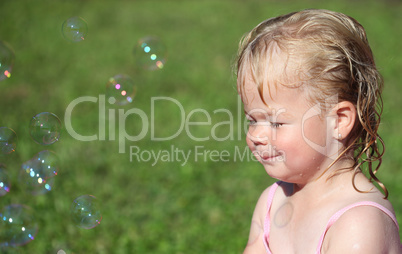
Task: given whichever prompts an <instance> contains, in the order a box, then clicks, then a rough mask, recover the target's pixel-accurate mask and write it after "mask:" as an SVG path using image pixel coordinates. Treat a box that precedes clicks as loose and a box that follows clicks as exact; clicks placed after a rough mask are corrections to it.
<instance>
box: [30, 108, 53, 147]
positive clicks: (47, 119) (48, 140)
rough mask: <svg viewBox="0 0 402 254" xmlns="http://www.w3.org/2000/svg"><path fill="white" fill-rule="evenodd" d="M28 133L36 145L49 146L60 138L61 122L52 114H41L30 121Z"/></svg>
mask: <svg viewBox="0 0 402 254" xmlns="http://www.w3.org/2000/svg"><path fill="white" fill-rule="evenodd" d="M29 131H30V134H31V137H32V138H33V140H35V142H37V143H38V144H41V145H45V146H46V145H51V144H53V143H54V142H56V141H58V140H59V138H60V131H61V121H60V119H59V118H58V117H57V116H56V115H55V114H53V113H49V112H42V113H39V114H37V115H36V116H34V117H33V118H32V119H31V122H30V125H29Z"/></svg>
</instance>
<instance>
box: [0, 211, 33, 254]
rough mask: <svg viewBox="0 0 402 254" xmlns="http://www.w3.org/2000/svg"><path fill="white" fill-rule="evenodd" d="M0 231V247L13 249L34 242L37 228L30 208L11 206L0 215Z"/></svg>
mask: <svg viewBox="0 0 402 254" xmlns="http://www.w3.org/2000/svg"><path fill="white" fill-rule="evenodd" d="M0 229H1V230H0V247H8V246H10V247H14V246H20V245H24V244H27V243H29V242H30V241H32V240H34V239H35V236H36V233H37V231H38V226H37V223H36V221H35V217H34V214H33V210H32V209H31V208H30V207H28V206H26V205H20V204H12V205H9V206H6V207H4V208H3V210H2V211H1V213H0Z"/></svg>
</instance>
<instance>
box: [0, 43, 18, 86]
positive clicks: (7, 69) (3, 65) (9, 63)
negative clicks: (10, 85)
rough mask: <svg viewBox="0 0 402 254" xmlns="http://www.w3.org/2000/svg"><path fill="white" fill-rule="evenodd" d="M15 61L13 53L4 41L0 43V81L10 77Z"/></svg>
mask: <svg viewBox="0 0 402 254" xmlns="http://www.w3.org/2000/svg"><path fill="white" fill-rule="evenodd" d="M14 60H15V55H14V51H13V50H12V48H11V47H10V46H9V45H8V44H7V43H6V42H4V41H0V81H2V80H4V79H7V78H9V77H11V71H12V69H13V65H14Z"/></svg>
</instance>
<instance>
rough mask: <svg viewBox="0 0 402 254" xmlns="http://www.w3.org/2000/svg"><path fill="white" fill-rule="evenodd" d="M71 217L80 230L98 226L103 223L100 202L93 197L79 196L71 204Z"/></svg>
mask: <svg viewBox="0 0 402 254" xmlns="http://www.w3.org/2000/svg"><path fill="white" fill-rule="evenodd" d="M71 217H72V219H73V221H74V223H75V225H76V226H78V227H80V228H85V229H90V228H94V227H96V226H98V225H99V224H100V223H101V221H102V215H101V212H100V203H99V200H98V199H97V198H96V197H94V196H92V195H83V196H79V197H78V198H76V199H75V200H74V201H73V203H72V204H71Z"/></svg>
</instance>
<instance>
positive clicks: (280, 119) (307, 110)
mask: <svg viewBox="0 0 402 254" xmlns="http://www.w3.org/2000/svg"><path fill="white" fill-rule="evenodd" d="M242 85H243V86H244V90H243V91H244V94H243V95H242V97H243V102H244V111H245V114H246V117H247V119H248V120H249V128H248V133H247V138H246V140H247V145H248V146H249V147H250V149H251V151H252V152H253V154H254V155H255V156H256V158H257V159H258V160H259V161H260V162H261V164H262V165H263V166H264V168H265V170H266V171H267V173H268V174H269V175H270V176H271V177H273V178H276V179H279V180H282V181H286V182H291V183H298V184H303V183H307V182H308V181H310V180H314V179H316V178H317V177H318V176H320V175H321V173H322V172H323V170H325V169H326V167H327V166H328V165H329V164H330V163H331V162H332V159H331V158H332V157H331V153H332V152H333V149H332V148H331V143H332V142H331V140H333V134H334V129H335V121H333V120H331V118H330V117H325V116H322V115H321V111H320V108H319V105H318V104H317V105H315V106H312V105H311V102H309V101H308V99H307V96H306V94H305V93H304V92H302V91H301V90H300V89H297V88H288V87H285V86H283V85H277V87H276V88H275V86H273V85H272V86H271V88H270V91H268V88H265V89H264V99H265V103H264V102H263V101H262V100H261V97H260V95H259V93H258V90H257V86H256V84H255V83H254V81H253V80H252V79H251V75H247V74H246V79H245V84H242ZM332 123H333V124H332Z"/></svg>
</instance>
